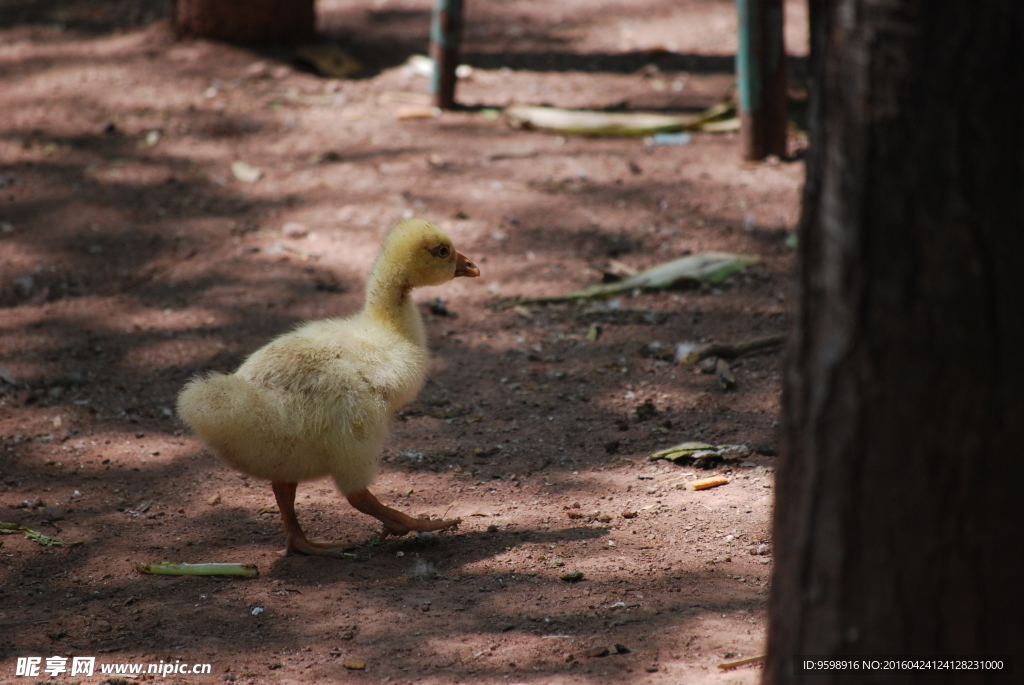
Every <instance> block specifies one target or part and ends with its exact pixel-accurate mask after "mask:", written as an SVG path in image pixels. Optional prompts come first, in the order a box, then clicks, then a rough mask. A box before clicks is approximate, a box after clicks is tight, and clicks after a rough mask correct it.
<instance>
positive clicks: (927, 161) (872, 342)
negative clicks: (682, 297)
mask: <svg viewBox="0 0 1024 685" xmlns="http://www.w3.org/2000/svg"><path fill="white" fill-rule="evenodd" d="M811 20H812V80H813V84H812V103H811V110H810V115H811V147H810V155H809V160H808V176H807V178H808V181H807V185H806V187H805V195H804V213H803V218H802V220H801V227H800V247H799V268H798V272H799V273H798V281H799V288H800V297H799V304H798V310H797V312H796V313H795V314H796V315H795V320H794V330H793V332H792V333H791V336H790V340H791V343H790V357H789V364H788V370H787V374H786V379H785V388H784V397H783V439H782V442H783V449H782V451H781V456H780V460H779V465H778V474H777V478H778V483H777V494H776V505H775V522H774V527H775V529H774V535H775V554H776V572H775V581H774V584H773V588H772V596H771V601H770V627H769V640H768V658H767V661H766V665H765V676H764V682H765V683H768V684H770V685H777V684H781V683H804V682H814V683H874V682H879V683H881V682H885V683H904V682H927V683H972V682H979V683H980V682H1011V681H1012V678H1008V677H1007V676H1006V674H1005V673H1000V674H997V673H995V672H983V671H973V672H962V671H960V672H958V671H922V672H914V671H888V672H871V671H864V670H857V671H853V670H842V671H831V672H827V673H822V672H818V673H810V672H805V671H802V670H800V669H799V668H798V667H797V665H796V663H795V660H794V657H795V656H797V655H807V656H818V657H828V658H840V659H841V658H848V657H859V658H867V657H883V656H902V657H909V656H940V655H944V656H985V657H990V656H999V655H1007V656H1013V657H1015V658H1016V664H1015V666H1016V669H1017V676H1016V677H1020V672H1021V669H1024V662H1022V660H1021V652H1022V651H1024V618H1022V617H1024V601H1022V596H1024V589H1022V579H1024V574H1022V573H1021V570H1020V569H1019V567H1018V565H1017V563H1016V562H1014V561H1012V560H1013V559H1014V558H1015V557H1016V554H1018V553H1019V552H1020V550H1021V549H1022V548H1024V536H1022V532H1021V526H1022V521H1024V507H1022V502H1024V496H1022V493H1021V486H1022V483H1024V460H1022V457H1021V451H1022V446H1024V399H1022V398H1024V344H1022V341H1024V287H1022V285H1021V278H1020V272H1021V270H1022V266H1024V3H1022V2H1020V1H1019V0H971V1H970V2H961V1H958V0H931V1H930V2H929V1H925V0H886V1H884V2H882V1H879V0H811Z"/></svg>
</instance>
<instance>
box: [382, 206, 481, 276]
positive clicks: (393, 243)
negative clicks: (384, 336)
mask: <svg viewBox="0 0 1024 685" xmlns="http://www.w3.org/2000/svg"><path fill="white" fill-rule="evenodd" d="M374 275H375V276H377V277H378V278H381V277H383V278H382V280H386V281H391V282H393V283H396V284H399V285H400V286H401V287H403V288H418V287H420V286H424V285H440V284H441V283H446V282H448V281H450V280H452V279H453V278H458V277H459V276H468V277H475V276H479V275H480V270H479V269H477V268H476V265H475V264H473V262H472V261H470V260H469V258H468V257H466V255H464V254H462V253H461V252H459V251H458V250H456V249H455V246H454V245H453V244H452V239H451V238H449V237H448V234H447V233H445V232H444V231H442V230H441V228H440V227H439V226H437V225H436V224H432V223H430V222H429V221H425V220H423V219H407V220H405V221H401V222H399V223H398V225H396V226H395V227H394V228H393V229H391V232H390V233H388V237H387V238H386V239H385V240H384V245H383V247H382V248H381V251H380V257H378V258H377V263H376V264H375V265H374Z"/></svg>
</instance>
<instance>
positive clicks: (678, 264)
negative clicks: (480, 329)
mask: <svg viewBox="0 0 1024 685" xmlns="http://www.w3.org/2000/svg"><path fill="white" fill-rule="evenodd" d="M760 261H761V258H760V257H759V256H757V255H742V254H732V253H729V252H702V253H700V254H695V255H686V256H684V257H679V258H678V259H673V260H671V261H668V262H663V263H661V264H657V265H655V266H652V267H651V268H649V269H644V270H643V271H641V272H640V273H637V274H635V275H633V276H630V277H629V278H625V279H623V280H621V281H618V282H616V283H600V284H598V285H592V286H590V287H589V288H584V289H582V290H574V291H573V292H570V293H566V294H564V295H555V296H553V297H532V298H528V299H519V298H510V299H507V300H503V301H502V302H500V303H499V304H498V308H499V309H507V308H509V307H515V306H517V305H526V304H552V303H555V302H571V301H576V300H589V299H594V298H599V297H610V296H612V295H617V294H619V293H624V292H630V291H633V290H665V289H668V288H677V287H680V286H684V285H694V284H700V283H710V284H712V285H717V284H719V283H721V282H723V281H725V280H726V279H727V278H729V277H730V276H732V275H733V274H735V273H737V272H739V271H742V270H743V269H745V268H747V267H748V266H751V265H753V264H757V263H758V262H760Z"/></svg>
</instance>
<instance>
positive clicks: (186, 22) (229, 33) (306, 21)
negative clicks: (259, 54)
mask: <svg viewBox="0 0 1024 685" xmlns="http://www.w3.org/2000/svg"><path fill="white" fill-rule="evenodd" d="M314 5H315V0H172V6H171V21H172V23H173V26H174V32H175V33H176V34H177V35H178V36H198V37H201V38H213V39H216V40H224V41H230V42H233V43H272V42H294V41H301V40H305V39H307V38H309V37H311V36H312V35H313V33H314V31H315V29H316V13H315V7H314Z"/></svg>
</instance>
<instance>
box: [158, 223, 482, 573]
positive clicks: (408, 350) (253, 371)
mask: <svg viewBox="0 0 1024 685" xmlns="http://www.w3.org/2000/svg"><path fill="white" fill-rule="evenodd" d="M479 275H480V270H479V269H478V268H477V267H476V265H474V264H473V262H472V261H470V260H469V258H467V257H466V256H465V255H464V254H462V253H461V252H459V251H457V250H456V249H455V247H454V245H453V244H452V241H451V239H450V238H449V237H448V236H447V235H446V234H445V232H444V231H443V230H441V229H440V228H439V227H438V226H436V225H435V224H432V223H430V222H428V221H424V220H422V219H409V220H407V221H402V222H400V223H399V224H397V225H396V226H395V227H394V228H393V229H392V230H391V232H390V233H389V234H388V236H387V238H386V239H385V240H384V244H383V246H382V248H381V251H380V256H378V257H377V261H376V262H375V263H374V265H373V269H372V271H371V272H370V276H369V279H368V281H367V284H366V300H365V303H364V305H363V307H362V309H360V310H359V311H358V312H357V313H356V314H354V315H352V316H350V317H349V318H347V319H326V320H321V321H313V322H310V323H307V324H305V325H302V326H300V327H298V328H296V329H295V330H293V331H292V332H290V333H286V334H284V335H282V336H280V337H279V338H276V339H275V340H272V341H271V342H270V343H268V344H267V345H265V346H264V347H262V348H260V349H259V350H257V351H256V352H254V353H253V354H252V355H251V356H249V357H248V358H247V359H246V360H245V361H244V362H243V363H242V365H241V366H240V367H239V368H238V370H237V371H235V372H234V373H233V374H230V375H225V374H220V373H211V374H208V375H207V376H205V377H199V378H194V379H192V380H191V381H189V382H188V384H186V386H185V387H184V389H183V390H182V391H181V394H180V395H179V396H178V415H179V416H180V417H181V419H182V420H183V421H184V422H185V424H186V425H188V426H189V427H190V428H191V429H192V430H193V431H194V432H195V433H196V434H197V435H198V436H199V437H200V438H201V439H202V440H203V442H205V443H206V445H207V446H209V447H210V449H211V450H212V451H213V452H215V453H216V454H217V455H219V456H220V457H221V458H222V459H224V461H226V462H227V463H228V464H230V465H231V466H232V467H234V468H236V469H237V470H239V471H241V472H243V473H246V474H249V475H250V476H254V477H256V478H262V479H265V480H269V481H270V482H271V484H272V487H273V490H274V496H275V498H276V500H277V506H278V508H279V509H280V511H281V520H282V521H283V523H284V530H285V537H286V540H287V547H286V552H287V553H288V554H293V553H302V554H316V555H321V556H340V555H341V554H342V552H341V551H340V548H341V547H343V544H337V543H323V542H315V541H313V540H309V539H308V538H307V537H306V534H305V533H304V532H303V530H302V527H301V526H300V525H299V522H298V518H297V517H296V515H295V491H296V488H297V486H298V483H300V482H303V481H311V480H317V479H320V478H324V477H327V476H330V477H331V478H333V479H334V482H335V484H336V485H337V487H338V489H339V490H340V491H341V493H342V494H343V495H345V497H346V498H347V499H348V501H349V503H350V504H351V505H352V506H353V507H355V508H356V509H357V510H359V511H361V512H363V513H364V514H368V515H370V516H373V517H375V518H376V519H378V520H379V521H380V522H381V523H383V524H384V531H383V534H382V537H387V536H388V535H404V534H406V533H408V532H410V531H435V530H444V529H448V528H454V527H456V526H457V525H459V523H460V522H461V519H449V520H440V519H434V520H425V519H414V518H412V517H410V516H408V515H406V514H404V513H402V512H400V511H396V510H394V509H391V508H390V507H387V506H384V505H383V504H381V503H380V502H379V501H378V500H377V498H376V497H374V495H373V494H371V493H370V491H369V489H368V487H369V485H370V483H371V482H372V481H373V478H374V476H375V475H376V472H377V461H378V458H379V457H380V452H381V447H382V445H383V443H384V440H385V438H386V437H387V433H388V422H389V419H390V416H391V414H392V413H393V412H394V411H395V410H396V409H397V408H399V407H401V406H402V405H403V404H405V403H406V402H408V401H409V400H411V399H412V398H414V397H415V396H416V394H417V393H418V392H419V391H420V389H421V388H422V387H423V383H424V381H425V379H426V373H427V362H428V355H427V345H426V334H425V331H424V328H423V320H422V319H421V318H420V314H419V311H418V310H417V309H416V306H415V305H414V304H413V301H412V298H411V297H410V292H411V291H412V289H413V288H417V287H420V286H427V285H440V284H442V283H446V282H447V281H450V280H451V279H453V278H458V277H460V276H465V277H471V278H472V277H476V276H479Z"/></svg>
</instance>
